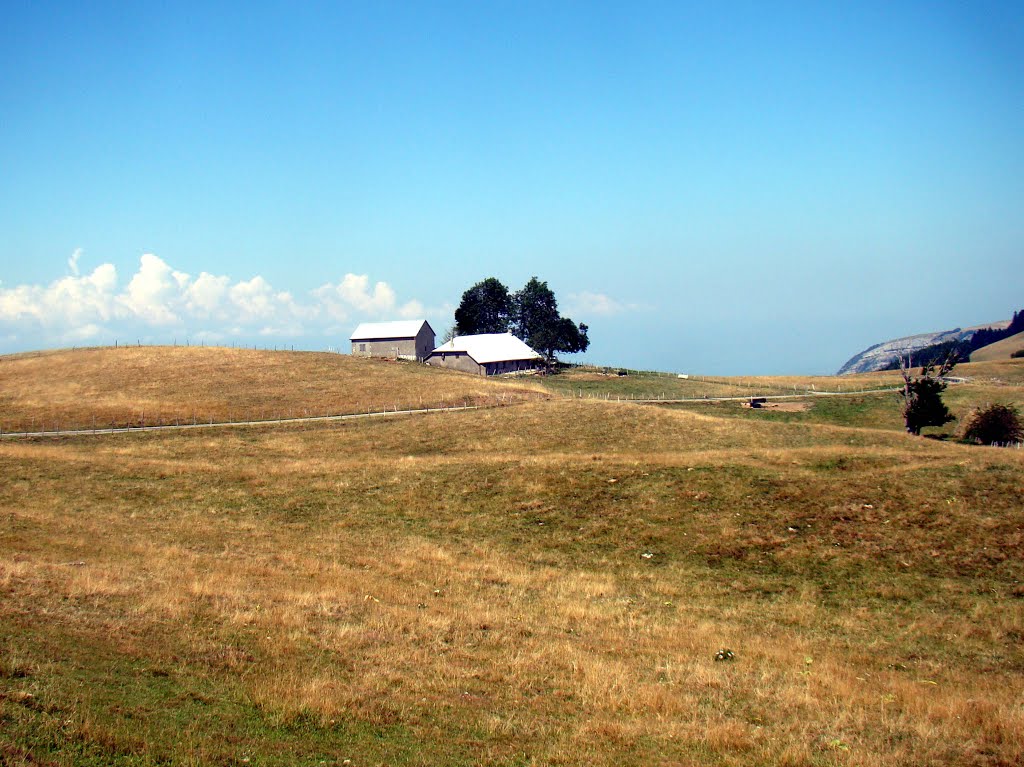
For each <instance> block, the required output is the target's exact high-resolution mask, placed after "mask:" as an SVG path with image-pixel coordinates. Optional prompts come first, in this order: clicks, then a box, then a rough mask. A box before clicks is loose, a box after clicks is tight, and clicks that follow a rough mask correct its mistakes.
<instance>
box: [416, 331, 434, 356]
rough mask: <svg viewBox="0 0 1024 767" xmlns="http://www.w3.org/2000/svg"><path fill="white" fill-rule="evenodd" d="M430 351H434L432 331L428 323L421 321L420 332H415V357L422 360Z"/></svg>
mask: <svg viewBox="0 0 1024 767" xmlns="http://www.w3.org/2000/svg"><path fill="white" fill-rule="evenodd" d="M432 351H434V331H432V330H431V329H430V326H429V325H427V324H426V323H423V327H421V328H420V332H419V333H417V334H416V359H418V360H419V361H420V362H422V361H423V360H425V359H426V358H427V357H429V356H430V353H431V352H432Z"/></svg>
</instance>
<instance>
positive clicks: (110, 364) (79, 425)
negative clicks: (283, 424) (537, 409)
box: [0, 346, 538, 432]
mask: <svg viewBox="0 0 1024 767" xmlns="http://www.w3.org/2000/svg"><path fill="white" fill-rule="evenodd" d="M399 367H400V368H402V372H401V373H400V374H397V371H396V370H395V368H399ZM496 394H497V395H499V396H504V398H505V399H504V401H505V402H510V401H520V400H522V399H524V398H530V397H536V396H538V391H537V390H536V387H535V386H531V385H529V384H519V385H509V384H504V385H502V384H499V383H497V382H494V381H490V380H486V379H484V378H480V377H478V376H468V375H451V374H450V373H446V372H444V371H439V370H437V369H436V368H431V367H427V366H424V365H417V364H415V363H406V362H395V361H388V360H376V359H364V358H357V357H350V356H348V355H340V354H332V353H328V352H286V351H263V350H260V351H256V350H252V349H232V348H216V347H195V346H193V347H181V346H178V347H151V346H142V347H134V346H127V347H119V348H112V347H103V348H96V349H77V350H62V351H55V352H48V353H43V354H34V355H11V356H7V357H0V428H2V429H3V430H4V431H7V432H12V431H36V430H40V429H42V430H48V431H53V430H57V428H58V427H59V428H60V429H90V428H93V427H95V426H99V427H103V426H111V425H114V426H118V427H123V426H129V425H131V426H142V425H158V424H170V423H175V422H180V423H185V422H192V421H193V420H196V421H199V422H207V421H210V420H212V421H216V422H224V421H248V420H267V419H277V418H295V417H302V416H305V415H337V414H344V413H359V412H366V411H367V410H368V409H369V410H372V411H374V412H380V411H381V410H384V409H387V410H394V409H396V407H398V408H401V409H409V408H420V407H437V406H440V405H443V404H447V405H452V404H459V405H462V404H480V403H487V402H493V401H494V397H495V395H496Z"/></svg>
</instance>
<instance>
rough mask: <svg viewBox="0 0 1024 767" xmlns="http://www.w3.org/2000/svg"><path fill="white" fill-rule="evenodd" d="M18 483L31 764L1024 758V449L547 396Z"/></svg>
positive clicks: (16, 479) (105, 462)
mask: <svg viewBox="0 0 1024 767" xmlns="http://www.w3.org/2000/svg"><path fill="white" fill-rule="evenodd" d="M0 472H2V476H3V477H4V478H5V481H4V483H3V485H2V487H0V520H2V521H0V525H2V526H0V660H2V663H0V722H3V723H4V725H5V726H4V727H3V728H0V754H3V755H4V757H3V758H5V759H9V760H10V761H12V763H14V759H15V756H17V755H23V756H24V755H26V754H27V756H24V758H25V763H33V762H32V761H30V760H32V759H35V760H41V761H45V760H48V759H52V760H56V761H58V762H61V763H95V764H101V763H112V762H122V763H132V760H137V761H139V762H141V763H148V762H152V763H220V764H236V763H242V760H243V759H250V760H251V762H250V763H260V764H263V763H266V764H277V763H281V764H285V763H288V764H293V763H302V764H306V763H308V764H319V763H328V764H331V763H334V764H341V763H342V762H343V760H344V759H351V760H352V763H353V764H355V765H364V764H428V763H429V764H523V765H525V764H537V765H540V764H559V765H582V764H587V765H593V764H599V765H600V764H608V765H611V764H616V765H618V764H624V763H625V764H723V765H761V764H789V765H824V764H841V765H865V766H868V765H870V766H872V767H875V766H879V767H880V766H882V765H886V766H887V765H909V764H966V765H1011V764H1019V763H1021V761H1022V759H1024V707H1022V699H1021V693H1020V690H1021V672H1022V671H1024V652H1022V645H1021V638H1022V637H1024V607H1022V604H1024V603H1022V600H1021V596H1022V595H1024V587H1022V584H1024V534H1022V532H1021V531H1022V530H1024V506H1022V504H1021V502H1020V498H1021V497H1022V496H1024V452H1022V451H1013V450H1003V451H999V450H986V449H981V448H970V447H967V446H962V445H956V444H945V443H940V442H935V441H932V440H924V439H914V438H911V437H908V436H906V435H903V434H900V433H898V432H891V433H890V432H884V431H879V430H876V429H853V428H848V427H841V426H829V425H821V424H801V423H794V424H784V423H761V422H751V421H738V420H735V419H722V418H716V417H712V416H707V415H702V414H698V413H692V412H682V411H670V410H663V409H654V408H640V407H636V406H631V405H626V404H615V403H600V402H578V401H575V402H574V401H547V402H543V401H538V402H533V403H529V404H525V405H522V406H519V407H516V408H504V409H498V410H487V411H477V412H474V413H457V414H447V415H436V416H423V417H418V418H416V419H407V420H405V421H402V422H399V421H392V422H386V423H385V422H377V423H347V424H337V425H317V426H307V427H282V428H277V429H262V430H259V429H241V430H237V431H234V432H232V433H224V432H210V433H206V434H200V433H184V434H173V435H167V434H165V435H141V434H140V435H131V436H129V435H121V436H113V437H102V438H95V439H79V440H51V441H42V440H41V441H35V442H17V443H3V444H0ZM723 647H728V648H731V649H732V650H733V651H734V652H735V654H736V659H735V660H734V661H732V662H716V661H715V660H714V659H713V655H714V653H715V652H716V650H718V649H719V648H723ZM25 696H28V697H25ZM4 749H6V750H4ZM8 755H10V756H8ZM19 758H20V757H19ZM147 760H148V762H147Z"/></svg>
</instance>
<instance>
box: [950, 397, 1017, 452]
mask: <svg viewBox="0 0 1024 767" xmlns="http://www.w3.org/2000/svg"><path fill="white" fill-rule="evenodd" d="M966 424H967V425H966V426H965V427H964V439H965V440H967V441H968V442H977V443H978V444H981V445H1005V444H1007V443H1011V442H1020V441H1022V440H1024V423H1022V422H1021V419H1020V413H1018V412H1017V408H1015V407H1013V405H999V404H996V405H986V406H985V407H983V408H979V409H978V410H975V411H974V412H973V413H971V414H970V415H969V416H968V417H967V422H966Z"/></svg>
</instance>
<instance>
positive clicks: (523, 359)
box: [427, 333, 543, 376]
mask: <svg viewBox="0 0 1024 767" xmlns="http://www.w3.org/2000/svg"><path fill="white" fill-rule="evenodd" d="M542 359H543V358H542V357H541V356H540V355H539V354H537V352H535V351H534V350H533V349H531V348H530V347H529V346H527V345H526V344H524V343H523V342H522V341H520V340H519V339H518V338H516V337H515V336H514V335H512V334H511V333H482V334H480V335H475V336H457V337H456V338H453V339H452V340H451V341H449V342H448V343H446V344H442V345H441V346H439V347H437V348H436V349H434V351H433V352H431V354H430V356H429V357H427V364H428V365H439V366H440V367H446V368H452V369H454V370H463V371H465V372H467V373H477V374H478V375H482V376H493V375H500V374H501V373H514V372H517V371H521V370H534V369H535V368H536V367H537V366H538V365H539V364H540V362H541V360H542Z"/></svg>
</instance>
